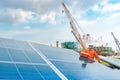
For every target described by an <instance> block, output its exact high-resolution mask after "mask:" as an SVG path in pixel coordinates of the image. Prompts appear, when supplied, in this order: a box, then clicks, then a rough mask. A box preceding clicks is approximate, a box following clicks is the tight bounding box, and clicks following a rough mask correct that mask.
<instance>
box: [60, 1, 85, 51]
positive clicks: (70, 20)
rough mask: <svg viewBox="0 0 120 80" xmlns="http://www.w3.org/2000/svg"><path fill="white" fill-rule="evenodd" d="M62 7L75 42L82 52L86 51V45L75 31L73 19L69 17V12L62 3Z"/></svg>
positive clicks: (76, 30)
mask: <svg viewBox="0 0 120 80" xmlns="http://www.w3.org/2000/svg"><path fill="white" fill-rule="evenodd" d="M62 6H63V8H64V10H65V13H66V14H67V17H68V19H69V22H70V25H71V28H72V33H73V35H74V36H75V38H76V40H77V41H78V42H79V43H80V45H81V46H82V48H83V50H85V49H86V45H85V44H84V43H83V41H82V38H81V35H80V33H79V31H78V29H77V27H76V25H75V23H74V21H73V18H72V16H71V14H70V12H69V10H68V9H67V7H66V5H65V4H64V3H62Z"/></svg>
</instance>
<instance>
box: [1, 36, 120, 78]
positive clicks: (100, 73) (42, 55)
mask: <svg viewBox="0 0 120 80" xmlns="http://www.w3.org/2000/svg"><path fill="white" fill-rule="evenodd" d="M119 74H120V71H119V70H116V69H115V70H114V69H111V68H108V67H106V66H104V65H102V64H99V63H97V62H94V63H87V64H84V63H83V62H82V61H80V60H79V54H78V53H77V52H75V51H73V50H68V49H62V48H56V47H50V46H46V45H41V44H38V43H31V42H26V41H19V40H12V39H5V38H0V80H120V76H119Z"/></svg>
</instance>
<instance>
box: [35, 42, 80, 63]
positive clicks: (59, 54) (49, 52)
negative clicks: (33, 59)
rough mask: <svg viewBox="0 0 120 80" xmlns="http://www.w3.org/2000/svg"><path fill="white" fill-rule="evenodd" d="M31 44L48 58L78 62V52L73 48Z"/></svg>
mask: <svg viewBox="0 0 120 80" xmlns="http://www.w3.org/2000/svg"><path fill="white" fill-rule="evenodd" d="M33 45H34V47H36V48H37V49H39V50H40V51H41V52H42V53H43V54H44V55H45V56H46V57H47V58H48V59H57V60H65V61H74V62H79V54H78V53H76V52H75V51H73V50H68V49H61V48H55V47H48V46H42V45H39V44H33Z"/></svg>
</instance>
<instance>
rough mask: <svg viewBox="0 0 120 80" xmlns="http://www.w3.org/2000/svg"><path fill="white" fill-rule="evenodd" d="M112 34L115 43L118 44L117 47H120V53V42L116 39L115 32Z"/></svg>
mask: <svg viewBox="0 0 120 80" xmlns="http://www.w3.org/2000/svg"><path fill="white" fill-rule="evenodd" d="M111 34H112V36H113V38H114V40H115V42H116V45H117V47H118V49H119V51H120V42H119V41H118V40H117V39H116V37H115V35H114V34H113V32H111Z"/></svg>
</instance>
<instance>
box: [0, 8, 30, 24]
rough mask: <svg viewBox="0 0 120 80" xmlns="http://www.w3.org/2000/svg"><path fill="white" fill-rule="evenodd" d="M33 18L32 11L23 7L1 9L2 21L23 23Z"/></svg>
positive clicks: (0, 17)
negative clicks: (24, 9)
mask: <svg viewBox="0 0 120 80" xmlns="http://www.w3.org/2000/svg"><path fill="white" fill-rule="evenodd" d="M31 18H32V13H31V12H26V11H23V10H21V9H7V10H5V11H4V10H1V11H0V22H1V23H21V22H26V21H27V20H29V19H31Z"/></svg>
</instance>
